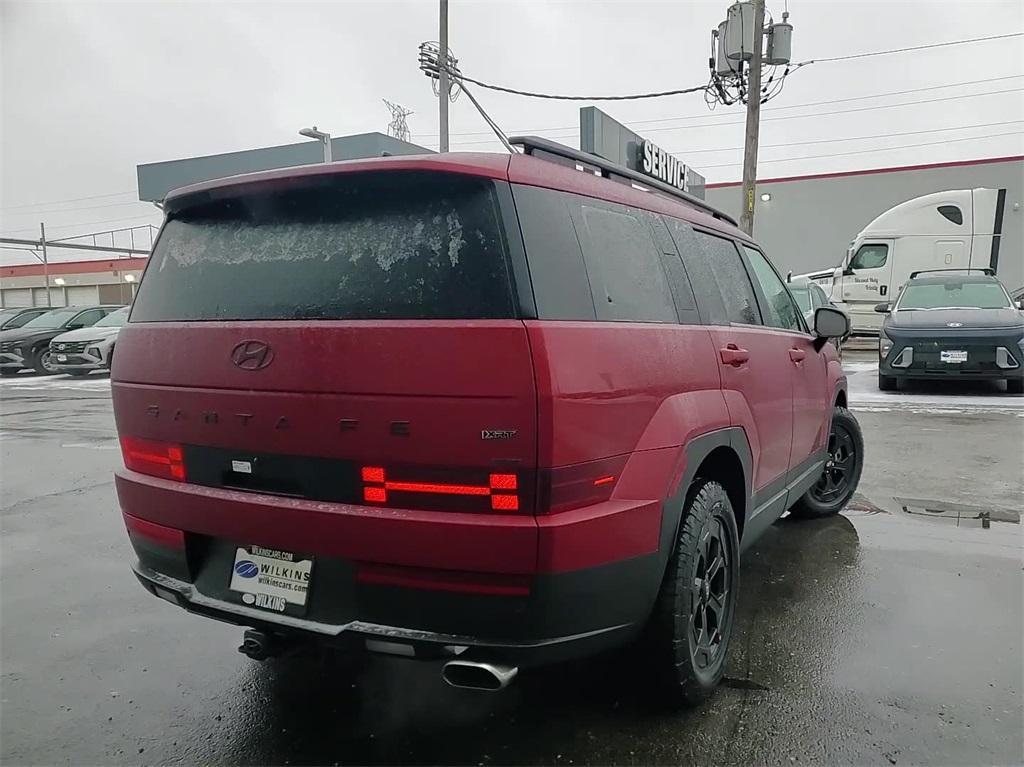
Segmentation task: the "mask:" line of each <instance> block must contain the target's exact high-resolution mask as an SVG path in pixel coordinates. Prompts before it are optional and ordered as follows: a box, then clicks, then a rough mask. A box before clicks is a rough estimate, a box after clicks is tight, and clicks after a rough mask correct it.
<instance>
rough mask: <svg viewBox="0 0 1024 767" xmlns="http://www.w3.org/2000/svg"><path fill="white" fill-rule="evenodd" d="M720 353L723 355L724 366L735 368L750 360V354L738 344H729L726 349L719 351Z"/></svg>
mask: <svg viewBox="0 0 1024 767" xmlns="http://www.w3.org/2000/svg"><path fill="white" fill-rule="evenodd" d="M718 353H719V354H721V355H722V364H723V365H732V366H733V367H734V368H738V367H739V366H740V365H742V364H743V363H745V362H747V361H749V360H750V352H748V351H747V350H746V349H741V348H740V347H738V346H737V345H736V344H728V345H727V346H726V347H725V348H724V349H719V350H718Z"/></svg>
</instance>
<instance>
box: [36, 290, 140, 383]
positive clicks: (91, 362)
mask: <svg viewBox="0 0 1024 767" xmlns="http://www.w3.org/2000/svg"><path fill="white" fill-rule="evenodd" d="M130 308H131V307H128V306H125V307H122V308H120V309H118V310H117V311H113V312H111V313H110V314H108V315H107V316H106V317H104V318H103V319H101V320H100V321H99V322H97V323H96V324H95V325H92V326H91V327H87V328H80V329H78V330H71V331H69V332H67V333H62V334H60V335H59V336H57V337H56V338H54V339H53V340H52V341H50V356H51V360H52V361H53V364H54V367H56V369H57V371H58V372H60V373H69V374H70V375H73V376H85V375H89V373H91V372H92V371H94V370H109V369H110V362H111V360H112V359H113V357H114V342H115V341H116V340H117V334H118V333H119V332H120V331H121V328H122V327H124V324H125V322H127V321H128V312H129V310H130Z"/></svg>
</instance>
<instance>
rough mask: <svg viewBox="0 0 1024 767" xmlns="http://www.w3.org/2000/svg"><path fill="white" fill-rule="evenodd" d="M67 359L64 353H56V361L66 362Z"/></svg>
mask: <svg viewBox="0 0 1024 767" xmlns="http://www.w3.org/2000/svg"><path fill="white" fill-rule="evenodd" d="M67 361H68V355H66V354H58V355H57V362H67Z"/></svg>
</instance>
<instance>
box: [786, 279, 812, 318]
mask: <svg viewBox="0 0 1024 767" xmlns="http://www.w3.org/2000/svg"><path fill="white" fill-rule="evenodd" d="M789 292H790V293H792V294H793V300H794V301H796V305H797V306H799V307H800V311H802V312H809V311H810V310H811V289H810V288H809V287H808V286H807V285H790V286H789Z"/></svg>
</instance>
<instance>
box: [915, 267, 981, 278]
mask: <svg viewBox="0 0 1024 767" xmlns="http://www.w3.org/2000/svg"><path fill="white" fill-rule="evenodd" d="M934 272H982V273H983V274H987V275H988V276H989V277H995V276H996V270H995V269H993V268H991V267H989V266H976V267H967V266H964V267H961V268H959V269H918V270H917V271H916V272H911V273H910V279H914V278H915V277H917V275H919V274H932V273H934Z"/></svg>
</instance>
